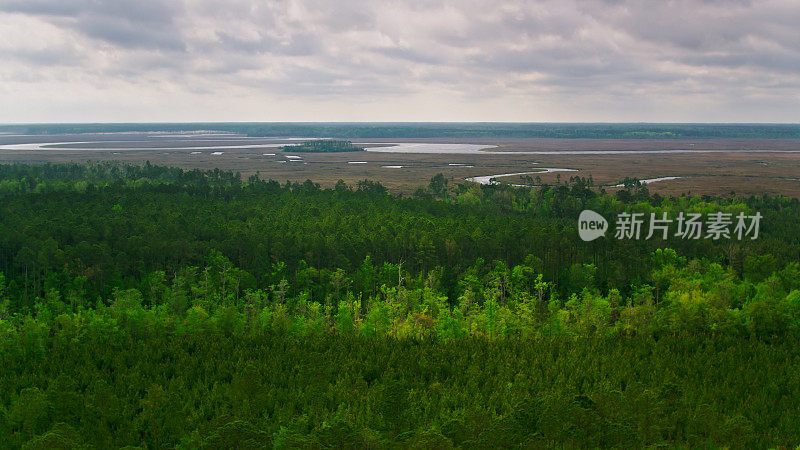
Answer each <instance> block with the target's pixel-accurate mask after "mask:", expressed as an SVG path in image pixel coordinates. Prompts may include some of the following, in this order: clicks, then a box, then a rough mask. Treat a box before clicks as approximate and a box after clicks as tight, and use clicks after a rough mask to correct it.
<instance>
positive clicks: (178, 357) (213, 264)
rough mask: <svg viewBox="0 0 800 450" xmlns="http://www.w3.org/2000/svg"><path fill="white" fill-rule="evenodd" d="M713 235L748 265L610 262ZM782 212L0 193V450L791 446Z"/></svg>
mask: <svg viewBox="0 0 800 450" xmlns="http://www.w3.org/2000/svg"><path fill="white" fill-rule="evenodd" d="M584 209H591V210H593V211H596V212H598V213H600V214H602V215H603V216H604V217H615V216H617V215H618V214H621V213H642V214H648V215H649V214H650V213H653V214H656V215H657V216H660V215H661V214H663V213H668V214H670V215H671V216H675V215H677V213H678V212H681V211H682V212H686V213H690V212H695V213H702V214H707V213H710V212H716V211H724V212H729V213H731V214H734V213H738V212H743V213H746V214H748V215H752V214H754V213H756V212H758V213H759V214H760V215H761V216H763V218H762V221H761V232H760V234H759V237H758V239H753V240H751V239H746V240H718V241H716V240H706V239H701V240H687V239H681V238H679V237H676V236H669V238H668V239H665V240H660V239H659V240H631V239H627V240H626V239H614V238H612V237H608V238H601V239H598V240H596V241H592V242H583V241H582V240H581V239H580V238H579V237H578V233H577V221H576V219H577V217H578V215H579V213H580V212H581V211H583V210H584ZM797 223H800V202H798V200H797V199H789V198H784V197H767V196H764V197H751V198H726V199H721V198H710V197H689V196H684V197H671V198H665V197H660V196H658V195H651V194H650V193H649V192H648V191H647V188H646V186H645V185H643V184H641V183H638V182H637V181H636V180H628V182H627V183H626V187H625V188H623V189H621V190H619V191H618V192H616V193H615V194H609V193H605V192H602V191H600V190H598V189H597V188H596V187H594V186H593V185H592V182H591V179H589V180H587V179H584V178H578V177H574V178H572V179H569V180H566V181H564V182H563V183H558V184H556V185H550V186H542V187H537V188H519V187H513V186H508V185H488V186H482V185H478V184H466V183H465V184H448V183H447V182H446V180H444V179H443V177H441V176H437V177H434V179H433V180H431V183H430V184H429V185H428V186H425V187H421V188H420V189H419V190H418V191H417V192H416V193H415V194H414V195H413V196H411V197H401V196H397V195H393V194H391V193H389V192H388V191H387V190H386V188H385V187H383V186H382V185H380V183H377V182H375V181H370V180H363V181H361V182H359V183H357V184H356V185H355V186H350V185H347V184H346V183H344V182H339V183H338V184H337V185H336V186H335V187H333V188H330V189H323V188H321V187H320V186H319V185H317V184H316V183H314V182H312V181H310V180H308V181H306V182H304V183H289V182H287V183H285V184H281V183H279V182H277V181H274V180H262V179H261V178H260V177H259V176H258V175H254V176H252V177H249V178H247V179H243V178H242V177H241V176H240V175H239V174H235V173H230V172H226V171H221V170H212V171H199V170H190V171H186V170H182V169H178V168H173V167H161V166H153V165H150V164H149V163H148V164H145V165H142V166H137V165H126V164H117V163H102V164H49V165H0V364H2V366H3V367H4V370H3V371H0V441H2V442H4V443H8V445H9V446H10V447H12V448H21V447H23V446H25V447H26V448H50V447H53V446H56V445H61V446H63V447H68V448H69V447H70V446H72V447H81V446H93V447H97V448H108V447H123V446H139V447H142V448H152V447H180V448H230V447H236V446H238V447H240V448H265V447H275V448H286V447H292V448H295V447H326V446H327V447H349V448H356V447H358V448H360V447H365V446H373V447H379V448H382V447H396V446H406V447H425V448H428V447H442V448H450V447H460V448H485V447H487V446H504V447H514V446H568V447H570V446H574V447H579V446H583V447H609V446H626V445H634V446H649V445H669V446H692V447H695V446H701V447H702V446H710V447H718V446H731V447H740V446H741V447H775V446H779V445H783V446H787V447H788V446H792V447H793V446H795V445H797V443H798V442H800V432H799V431H798V430H800V427H798V423H797V417H800V403H798V401H797V399H798V398H800V382H798V381H797V380H798V378H797V377H796V373H797V371H798V369H800V359H798V357H797V352H796V348H797V345H798V337H800V233H798V230H797Z"/></svg>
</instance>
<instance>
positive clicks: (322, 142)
mask: <svg viewBox="0 0 800 450" xmlns="http://www.w3.org/2000/svg"><path fill="white" fill-rule="evenodd" d="M281 150H283V151H284V152H288V153H298V152H299V153H339V152H360V151H364V147H358V146H355V145H353V143H352V142H350V141H340V140H336V139H314V140H308V141H303V142H301V143H299V144H295V145H285V146H283V147H281Z"/></svg>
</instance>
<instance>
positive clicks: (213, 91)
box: [0, 0, 800, 121]
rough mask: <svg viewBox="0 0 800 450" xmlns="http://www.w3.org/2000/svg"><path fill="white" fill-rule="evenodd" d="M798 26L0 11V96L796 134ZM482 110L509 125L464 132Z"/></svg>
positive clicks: (483, 15)
mask: <svg viewBox="0 0 800 450" xmlns="http://www.w3.org/2000/svg"><path fill="white" fill-rule="evenodd" d="M797 23H800V5H798V4H797V3H796V2H795V1H793V0H764V1H759V2H751V1H746V0H671V1H660V0H645V1H633V0H540V1H533V0H531V1H525V0H520V1H510V0H509V1H498V2H485V1H480V0H461V1H457V2H455V1H445V0H441V1H434V0H407V1H401V2H398V1H394V0H371V1H367V0H339V1H337V2H330V1H328V0H279V1H271V2H263V1H258V0H229V1H225V2H223V1H219V0H176V1H157V0H113V1H112V0H0V35H2V36H5V38H4V39H2V40H0V58H2V59H3V60H4V61H6V65H5V66H4V67H3V68H0V80H2V81H3V82H4V83H10V84H9V85H11V84H13V86H14V89H13V90H11V89H9V90H7V91H4V93H3V94H2V95H8V94H7V92H11V91H13V92H14V94H13V95H14V97H13V98H12V99H11V101H12V102H16V103H18V104H24V103H25V101H26V99H27V98H29V97H35V95H34V93H35V92H38V91H41V90H44V91H47V90H48V89H53V90H56V91H57V90H58V88H60V87H63V86H65V85H71V86H74V92H75V96H76V98H77V96H78V95H81V96H82V98H81V101H80V104H82V105H86V104H87V102H88V104H89V106H86V108H88V111H89V112H87V114H88V115H92V114H97V111H101V108H106V107H107V106H102V107H98V110H97V111H92V108H91V98H92V96H100V95H103V96H106V97H105V99H104V101H103V102H98V104H102V105H107V102H106V101H105V100H106V99H107V98H108V96H109V95H111V96H112V97H113V96H114V95H115V91H113V90H111V91H109V90H105V91H103V92H102V93H101V92H99V91H98V89H99V88H98V87H97V86H113V87H114V89H116V88H120V89H134V90H140V92H142V93H143V95H141V97H142V98H145V99H148V100H147V102H149V103H144V102H145V101H144V100H142V102H143V103H142V106H141V107H142V108H144V109H143V110H146V109H147V108H153V109H154V110H155V109H159V111H166V112H164V114H167V113H168V112H169V111H170V109H169V108H171V106H170V104H173V103H174V102H177V101H181V102H195V101H196V102H200V103H202V102H210V101H211V100H209V99H210V98H213V97H214V96H215V95H216V96H229V95H233V94H232V93H235V94H236V95H240V96H242V97H243V98H252V99H263V101H267V100H269V101H273V102H284V103H286V104H291V105H293V106H292V108H294V110H292V111H302V110H303V108H304V107H305V108H312V107H315V105H319V104H326V105H330V108H331V109H330V110H331V111H336V108H335V104H336V102H345V103H343V104H347V103H346V102H362V101H363V102H366V103H371V102H373V100H379V101H381V102H384V103H385V104H392V103H393V102H396V104H398V105H404V106H403V108H405V109H398V110H397V114H398V115H397V116H396V117H394V118H396V119H398V120H403V119H407V120H414V119H415V118H416V117H415V116H414V112H415V110H417V109H419V108H416V109H415V108H414V105H415V103H414V102H417V103H416V104H419V105H424V106H421V107H420V108H428V109H429V110H430V108H431V104H432V103H437V102H438V104H440V106H439V108H440V110H441V111H445V112H448V111H455V112H456V113H459V114H460V113H461V112H462V111H464V117H463V118H464V119H468V118H473V117H478V118H480V119H482V120H495V119H497V120H500V119H502V120H509V119H510V118H511V119H512V120H564V118H561V116H559V114H560V115H564V112H563V111H562V110H560V109H558V108H555V107H553V108H551V109H549V110H548V109H546V108H544V109H543V108H537V109H536V110H537V111H540V112H539V113H537V114H540V115H536V116H530V115H529V112H528V111H530V109H526V108H525V107H523V106H521V105H524V104H528V103H529V104H536V105H560V104H567V103H568V104H570V105H571V106H572V107H573V108H575V111H576V114H575V115H569V117H578V118H579V119H580V120H630V119H629V118H628V115H627V113H626V111H636V112H641V111H645V112H647V113H648V114H650V116H648V117H641V118H639V120H681V117H682V116H681V114H688V113H691V114H698V111H699V112H700V113H704V114H706V115H707V119H706V120H711V121H713V120H739V117H741V120H747V116H746V115H747V113H748V111H741V112H735V111H733V112H732V111H731V105H732V104H747V105H748V108H752V105H754V104H762V106H761V111H760V112H759V116H760V117H767V116H768V117H774V120H780V121H797V120H798V117H784V116H785V115H786V111H787V110H790V109H791V108H787V106H786V105H787V102H789V104H791V102H799V101H800V98H798V94H797V93H798V92H800V91H798V89H800V40H798V39H797V31H796V26H797ZM25 32H27V33H29V35H30V38H28V39H24V38H22V37H20V36H19V35H20V34H21V33H25ZM67 67H69V68H71V70H69V71H65V70H64V68H67ZM23 73H37V74H38V75H37V76H36V77H32V76H30V75H26V76H21V75H20V74H23ZM107 89H112V88H111V87H109V88H107ZM64 95H65V97H64V99H63V101H64V102H65V104H70V103H69V102H78V100H76V99H69V98H68V97H67V94H64ZM26 96H27V97H26ZM118 96H119V98H120V99H123V98H124V99H127V97H126V96H127V93H122V92H120V93H119V94H118ZM87 99H88V100H87ZM162 99H163V100H162ZM778 99H780V101H778ZM57 100H60V99H57ZM126 101H130V100H126ZM363 102H362V103H363ZM202 104H204V105H205V103H202ZM490 104H491V105H492V108H495V109H497V108H500V109H502V107H501V106H498V105H503V104H506V105H508V108H507V111H509V114H510V115H511V116H510V117H493V116H490V115H487V116H481V115H480V114H482V112H481V111H493V110H495V109H491V108H486V106H487V105H490ZM470 105H474V106H470ZM697 105H702V108H701V109H698V106H697ZM242 108H245V107H244V106H243V107H242ZM248 108H249V107H248ZM65 109H66V106H65ZM473 109H474V111H473ZM32 110H33V109H32ZM36 110H37V111H39V110H41V107H39V108H38V109H36ZM286 110H287V111H289V110H291V108H288V107H287V109H286ZM798 110H800V108H798ZM174 111H175V114H179V113H180V112H181V111H182V110H178V109H175V110H174ZM243 111H244V110H243ZM248 111H249V112H250V113H253V114H258V113H259V112H258V111H256V110H252V109H251V110H248ZM248 111H245V112H248ZM654 111H655V113H654ZM369 112H370V111H369V110H364V111H363V112H361V113H359V114H363V117H361V116H359V117H346V118H347V119H351V120H352V119H358V120H370V119H371V117H369ZM467 112H468V114H467ZM662 112H663V113H662ZM381 113H383V112H381ZM298 114H300V113H298ZM454 114H455V113H454ZM483 114H488V113H483ZM547 114H551V115H550V116H548V115H547ZM668 114H670V115H668ZM770 114H774V116H771V115H770ZM467 116H468V117H467ZM91 118H94V116H92V117H87V119H91ZM262 118H264V119H272V118H273V117H271V116H270V117H261V116H258V117H253V119H254V120H257V119H262ZM461 118H462V117H461V116H453V117H450V116H448V117H442V120H452V119H456V120H460V119H461ZM0 119H5V120H15V119H14V117H12V116H10V115H9V116H7V117H0ZM180 119H182V118H181V117H174V118H172V119H171V120H180ZM274 119H276V120H277V119H280V117H274ZM297 119H302V117H297ZM330 119H331V120H337V119H339V117H330ZM17 120H19V119H17ZM41 120H47V119H46V118H43V119H41ZM286 120H290V118H287V119H286ZM686 120H696V119H691V118H689V117H687V118H686Z"/></svg>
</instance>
